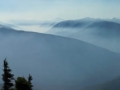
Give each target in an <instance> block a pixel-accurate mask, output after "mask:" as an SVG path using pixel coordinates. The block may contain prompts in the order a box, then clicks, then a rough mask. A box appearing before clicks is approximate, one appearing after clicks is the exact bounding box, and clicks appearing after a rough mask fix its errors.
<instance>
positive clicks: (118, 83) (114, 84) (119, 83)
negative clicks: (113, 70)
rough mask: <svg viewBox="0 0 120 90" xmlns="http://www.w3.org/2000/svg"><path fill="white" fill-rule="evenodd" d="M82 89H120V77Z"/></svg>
mask: <svg viewBox="0 0 120 90" xmlns="http://www.w3.org/2000/svg"><path fill="white" fill-rule="evenodd" d="M80 90H120V77H118V78H115V79H113V80H111V81H108V82H105V83H102V84H98V85H95V86H91V87H87V88H84V89H80Z"/></svg>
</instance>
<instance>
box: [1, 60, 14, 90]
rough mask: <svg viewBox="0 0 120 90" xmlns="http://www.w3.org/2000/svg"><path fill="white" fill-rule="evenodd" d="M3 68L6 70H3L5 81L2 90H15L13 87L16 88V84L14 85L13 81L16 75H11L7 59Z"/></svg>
mask: <svg viewBox="0 0 120 90" xmlns="http://www.w3.org/2000/svg"><path fill="white" fill-rule="evenodd" d="M3 67H4V69H3V72H4V73H3V74H2V80H3V82H4V84H3V88H2V90H13V88H12V87H13V86H14V84H13V82H12V80H13V79H14V78H13V76H14V75H13V74H11V71H12V70H11V69H10V68H9V66H8V62H7V60H6V58H5V60H4V62H3Z"/></svg>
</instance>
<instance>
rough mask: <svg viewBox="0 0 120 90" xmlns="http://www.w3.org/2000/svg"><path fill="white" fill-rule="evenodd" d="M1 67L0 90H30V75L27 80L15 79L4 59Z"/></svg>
mask: <svg viewBox="0 0 120 90" xmlns="http://www.w3.org/2000/svg"><path fill="white" fill-rule="evenodd" d="M3 67H4V68H3V74H2V80H3V87H2V89H1V90H32V87H33V85H32V82H31V81H32V79H33V78H32V76H31V75H30V74H29V76H28V78H27V79H26V78H25V77H17V79H15V78H14V74H12V73H11V72H12V70H11V69H10V67H9V64H8V62H7V60H6V58H5V60H4V61H3Z"/></svg>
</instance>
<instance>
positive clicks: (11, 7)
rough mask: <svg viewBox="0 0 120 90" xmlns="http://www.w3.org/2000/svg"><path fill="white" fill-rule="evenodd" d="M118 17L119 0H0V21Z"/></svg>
mask: <svg viewBox="0 0 120 90" xmlns="http://www.w3.org/2000/svg"><path fill="white" fill-rule="evenodd" d="M85 17H92V18H105V19H108V18H114V17H116V18H120V0H0V22H4V23H6V22H7V23H10V22H11V21H54V20H56V19H57V18H61V19H81V18H85Z"/></svg>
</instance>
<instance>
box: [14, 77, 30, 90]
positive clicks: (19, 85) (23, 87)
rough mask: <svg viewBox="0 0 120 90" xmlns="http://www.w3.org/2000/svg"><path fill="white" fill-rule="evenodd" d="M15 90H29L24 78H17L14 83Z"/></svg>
mask: <svg viewBox="0 0 120 90" xmlns="http://www.w3.org/2000/svg"><path fill="white" fill-rule="evenodd" d="M15 88H16V90H30V84H29V82H28V81H27V80H26V79H25V78H24V77H18V78H17V80H16V81H15Z"/></svg>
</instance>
